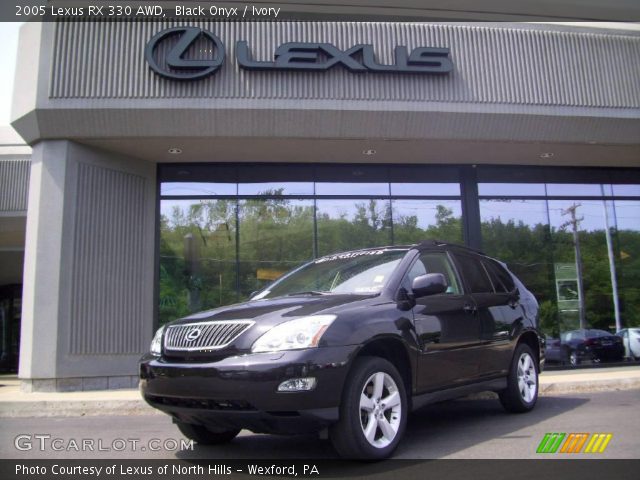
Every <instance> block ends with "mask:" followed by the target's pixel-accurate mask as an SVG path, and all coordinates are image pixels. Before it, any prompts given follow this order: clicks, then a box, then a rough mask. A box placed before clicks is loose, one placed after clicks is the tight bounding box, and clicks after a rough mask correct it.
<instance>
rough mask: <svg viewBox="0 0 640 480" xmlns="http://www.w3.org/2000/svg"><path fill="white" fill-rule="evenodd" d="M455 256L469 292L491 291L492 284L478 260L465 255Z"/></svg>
mask: <svg viewBox="0 0 640 480" xmlns="http://www.w3.org/2000/svg"><path fill="white" fill-rule="evenodd" d="M456 258H457V259H458V262H459V263H460V269H461V271H462V272H461V273H462V276H463V277H464V281H465V283H466V284H467V286H468V287H469V289H470V290H471V293H493V286H492V285H491V281H490V280H489V277H488V276H487V272H486V271H485V269H484V267H483V266H482V263H480V260H478V259H477V258H474V257H471V256H467V255H456Z"/></svg>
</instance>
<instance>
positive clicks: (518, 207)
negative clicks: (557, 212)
mask: <svg viewBox="0 0 640 480" xmlns="http://www.w3.org/2000/svg"><path fill="white" fill-rule="evenodd" d="M549 203H550V204H551V208H556V207H557V208H560V207H563V206H565V205H564V204H565V203H566V204H567V205H570V204H571V203H572V202H571V201H569V200H567V201H564V202H560V201H554V202H549ZM538 207H543V208H544V209H546V205H545V202H544V200H531V201H513V202H511V201H509V200H499V201H492V200H483V201H481V212H482V238H483V248H484V250H485V252H486V253H487V254H489V255H491V256H495V257H496V258H499V259H501V260H503V261H505V262H506V263H507V264H508V265H509V267H510V268H511V269H512V270H513V272H514V273H515V274H516V275H518V276H519V277H520V278H521V279H522V281H523V282H524V283H525V285H527V287H528V288H529V289H530V290H532V291H533V292H534V294H535V295H536V297H537V298H538V301H539V302H540V307H541V308H540V324H541V326H542V329H543V331H544V332H545V333H547V334H548V335H552V336H557V335H558V332H561V331H565V330H570V329H573V328H576V325H575V323H577V312H573V314H572V313H571V312H559V311H558V305H557V294H556V289H555V288H556V287H555V278H554V269H553V265H554V262H556V263H558V262H566V263H572V262H575V250H574V247H573V240H572V234H571V232H568V231H563V230H561V229H559V228H557V227H556V226H553V225H552V226H551V227H550V226H549V224H548V223H547V222H546V221H542V219H541V218H540V215H538V214H539V213H540V212H539V208H538ZM639 207H640V203H637V202H636V203H635V208H636V210H635V212H636V213H635V216H636V217H635V218H637V219H638V223H637V225H640V208H639ZM487 212H489V213H488V214H487ZM590 213H591V218H590V219H589V220H590V222H591V228H590V229H589V230H588V231H584V230H583V231H580V232H579V238H580V246H581V256H582V261H583V268H584V272H583V275H584V288H585V310H586V320H587V324H588V325H589V326H590V327H592V328H598V329H603V330H611V328H612V327H613V325H614V314H613V300H612V293H611V277H610V271H609V260H608V255H607V247H606V238H605V231H604V228H601V229H597V225H598V219H597V217H595V210H594V211H592V212H590ZM527 216H528V220H529V221H528V222H525V220H524V219H523V218H527ZM601 223H602V225H604V223H603V222H601ZM626 227H630V225H626ZM611 233H612V236H613V238H614V247H615V248H614V251H616V252H617V253H616V258H617V259H618V262H617V269H622V270H623V271H622V272H621V271H618V272H617V273H618V282H619V285H618V290H619V294H620V297H621V299H622V302H621V314H622V324H623V326H636V325H640V308H639V307H640V293H639V290H638V287H637V286H638V285H639V283H638V282H640V231H638V230H637V227H635V229H630V228H625V229H624V230H622V229H621V230H617V229H615V228H612V229H611ZM623 245H624V247H623ZM627 250H628V251H629V252H632V254H629V256H628V257H626V258H625V259H623V258H622V256H621V255H622V251H624V252H626V251H627ZM618 265H619V266H618Z"/></svg>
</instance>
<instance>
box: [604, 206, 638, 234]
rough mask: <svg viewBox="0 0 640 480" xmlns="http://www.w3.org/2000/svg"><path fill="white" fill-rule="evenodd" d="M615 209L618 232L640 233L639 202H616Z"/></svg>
mask: <svg viewBox="0 0 640 480" xmlns="http://www.w3.org/2000/svg"><path fill="white" fill-rule="evenodd" d="M615 209H616V221H617V225H618V230H635V231H640V202H634V201H631V200H616V201H615ZM611 224H613V222H611Z"/></svg>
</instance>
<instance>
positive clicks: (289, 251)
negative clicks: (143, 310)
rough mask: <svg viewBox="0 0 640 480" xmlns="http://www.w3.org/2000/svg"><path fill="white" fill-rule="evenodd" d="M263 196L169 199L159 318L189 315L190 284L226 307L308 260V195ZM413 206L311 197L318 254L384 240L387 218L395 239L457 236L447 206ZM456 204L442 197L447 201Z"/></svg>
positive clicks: (205, 302)
mask: <svg viewBox="0 0 640 480" xmlns="http://www.w3.org/2000/svg"><path fill="white" fill-rule="evenodd" d="M267 193H268V194H269V195H270V198H267V199H243V200H240V201H239V202H238V203H236V201H235V200H206V201H205V200H203V201H180V202H172V203H175V205H174V207H173V209H172V210H171V213H170V215H163V216H162V217H161V224H160V231H161V234H160V305H159V310H160V322H161V323H165V322H167V321H169V320H172V319H174V318H178V317H180V316H184V315H187V314H188V313H190V305H189V297H190V294H191V295H192V296H193V293H194V289H198V290H197V293H198V294H199V300H200V304H201V308H213V307H217V306H220V305H226V304H229V303H233V302H235V301H236V300H237V299H239V298H246V297H247V296H248V295H249V294H250V293H251V292H252V291H255V290H258V289H260V288H262V287H263V286H265V285H266V284H267V283H269V282H270V281H271V280H273V279H274V278H277V276H278V275H279V274H281V273H284V272H286V271H289V270H291V269H292V268H294V267H295V266H297V265H299V264H301V263H303V262H305V261H307V260H310V259H311V258H313V231H314V202H313V200H295V199H287V198H281V197H280V198H279V197H278V196H277V195H278V192H277V191H272V192H267ZM417 204H418V206H419V207H421V208H420V209H419V210H418V214H416V215H402V214H401V213H400V212H399V211H395V212H394V211H392V210H391V203H390V202H389V201H388V200H375V199H363V200H356V201H355V202H354V201H353V200H318V201H317V205H318V211H317V214H316V222H317V230H318V239H317V242H318V252H319V255H323V254H326V253H331V252H336V251H342V250H351V249H355V248H363V247H370V246H377V245H389V244H391V243H392V238H391V233H392V224H391V223H392V218H393V223H394V225H393V230H394V235H395V243H396V244H399V243H404V244H406V243H415V242H418V241H421V240H424V239H427V238H437V239H441V240H447V241H452V242H461V241H462V227H461V219H460V216H459V215H457V216H456V215H455V214H454V212H453V210H452V208H448V206H445V205H439V204H437V202H429V201H425V202H417ZM450 204H451V205H450ZM458 204H459V202H450V201H449V202H447V205H449V206H452V205H458ZM236 206H237V208H238V219H239V228H238V234H239V244H238V246H237V247H238V248H237V250H238V258H239V261H240V262H239V275H240V276H239V277H237V270H236V268H237V264H236V220H235V218H236ZM427 207H428V208H427ZM458 210H459V207H458ZM418 215H420V219H418ZM420 225H425V226H424V227H423V228H421V226H420ZM188 234H191V235H193V238H194V241H195V242H197V243H198V249H197V251H198V255H199V264H198V268H197V269H195V270H196V275H193V273H194V272H192V271H191V270H192V269H190V268H189V264H190V262H188V261H187V259H185V236H186V235H188ZM236 282H237V283H236ZM238 287H239V291H238Z"/></svg>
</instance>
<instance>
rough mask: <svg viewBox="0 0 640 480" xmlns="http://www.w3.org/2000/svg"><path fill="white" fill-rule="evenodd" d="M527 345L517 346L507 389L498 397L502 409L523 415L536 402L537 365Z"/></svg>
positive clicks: (537, 384)
mask: <svg viewBox="0 0 640 480" xmlns="http://www.w3.org/2000/svg"><path fill="white" fill-rule="evenodd" d="M535 359H536V356H535V355H534V353H533V350H531V347H529V345H526V344H524V343H521V344H520V345H518V346H517V348H516V350H515V352H514V354H513V359H512V360H511V368H510V369H509V376H508V377H507V388H506V389H505V390H503V391H501V392H500V393H499V394H498V396H499V398H500V403H501V404H502V406H503V407H504V409H505V410H506V411H508V412H512V413H524V412H528V411H530V410H532V409H533V407H535V405H536V401H537V400H538V386H539V383H538V364H537V362H536V360H535Z"/></svg>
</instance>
